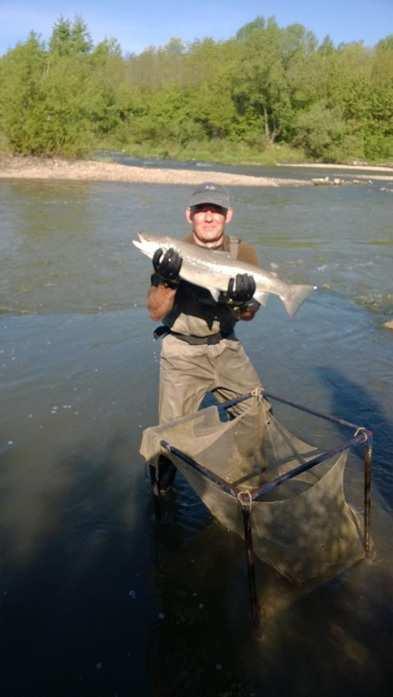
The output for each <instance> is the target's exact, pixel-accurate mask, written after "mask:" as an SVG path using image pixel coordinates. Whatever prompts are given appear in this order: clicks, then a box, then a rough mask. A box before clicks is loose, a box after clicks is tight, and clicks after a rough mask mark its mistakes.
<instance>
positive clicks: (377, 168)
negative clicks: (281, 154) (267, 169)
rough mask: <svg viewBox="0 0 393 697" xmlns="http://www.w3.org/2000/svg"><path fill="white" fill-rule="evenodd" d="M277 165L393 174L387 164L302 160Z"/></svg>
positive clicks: (392, 169)
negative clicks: (322, 162)
mask: <svg viewBox="0 0 393 697" xmlns="http://www.w3.org/2000/svg"><path fill="white" fill-rule="evenodd" d="M276 167H304V168H305V169H307V168H310V169H311V168H314V169H349V170H355V171H357V172H391V173H392V175H393V167H388V166H387V165H365V164H362V165H340V164H335V165H332V164H326V165H324V164H321V163H320V162H304V163H303V164H302V163H301V162H299V163H296V164H294V163H293V162H291V163H288V164H285V163H284V162H280V163H279V164H277V165H276Z"/></svg>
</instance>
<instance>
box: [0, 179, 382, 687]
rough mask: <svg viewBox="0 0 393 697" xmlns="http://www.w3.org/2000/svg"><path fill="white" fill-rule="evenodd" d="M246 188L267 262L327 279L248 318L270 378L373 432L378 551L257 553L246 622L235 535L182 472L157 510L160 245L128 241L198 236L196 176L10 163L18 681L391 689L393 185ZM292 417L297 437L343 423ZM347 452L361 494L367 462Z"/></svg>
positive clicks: (6, 607)
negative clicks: (305, 564)
mask: <svg viewBox="0 0 393 697" xmlns="http://www.w3.org/2000/svg"><path fill="white" fill-rule="evenodd" d="M280 175H281V172H280ZM292 176H294V174H292ZM296 176H299V173H298V171H296ZM382 188H383V187H382ZM231 193H232V196H233V199H234V202H235V206H236V217H235V220H234V222H233V224H232V230H233V232H234V233H236V234H239V235H240V236H241V237H242V238H243V239H246V240H249V241H251V242H253V243H254V244H255V245H256V247H257V249H258V253H259V256H260V260H261V262H262V264H263V266H265V268H267V269H270V270H275V271H277V273H278V274H279V275H280V276H282V277H283V278H284V279H286V280H288V281H291V282H309V283H313V284H317V285H318V286H319V288H320V290H319V291H317V292H316V293H315V294H314V295H313V297H312V299H311V300H309V301H307V302H306V303H305V304H304V305H303V306H302V308H301V309H300V310H299V312H298V314H297V315H296V317H295V319H293V320H289V319H288V318H287V316H286V314H285V311H284V309H283V308H282V306H281V305H280V303H279V301H278V300H277V299H275V298H274V299H273V298H272V299H271V300H270V301H269V304H268V306H267V307H266V309H265V310H263V311H261V312H260V314H259V316H258V317H257V318H256V320H255V321H254V322H253V323H250V324H243V325H242V326H239V331H238V334H239V336H240V337H241V339H242V340H243V342H244V344H245V346H246V347H247V350H248V353H249V355H250V357H251V358H252V360H253V362H254V364H255V366H256V367H257V369H258V371H259V372H260V374H261V377H262V380H263V382H264V384H265V385H266V387H267V389H268V390H270V391H271V392H273V393H275V394H278V395H281V396H283V397H287V398H289V399H293V400H295V401H298V402H300V403H302V404H306V405H308V406H310V407H311V408H315V409H319V410H321V411H325V412H327V413H332V414H335V415H337V416H340V417H342V418H344V419H348V420H350V421H353V422H355V423H359V424H364V425H366V426H368V427H369V428H371V429H373V431H374V436H375V457H374V489H373V514H374V517H373V521H374V522H373V539H374V545H375V549H374V555H373V559H372V560H371V561H369V562H363V563H362V564H360V565H359V566H358V567H356V569H352V570H350V571H349V572H347V573H346V574H344V575H343V576H341V577H340V578H337V579H335V580H334V581H332V582H330V583H327V584H324V585H323V586H321V587H319V588H317V589H314V590H313V591H312V592H307V593H301V592H299V591H296V590H295V589H293V588H291V587H290V586H288V584H286V583H285V582H283V581H282V580H280V579H279V577H278V576H276V575H275V574H274V573H273V572H272V571H270V570H269V569H268V568H267V567H266V566H264V565H262V564H258V568H257V573H258V587H259V593H260V596H261V601H262V605H263V620H264V634H263V636H262V638H259V639H255V638H254V637H253V636H252V634H251V632H250V626H249V621H248V596H247V579H246V574H245V564H244V550H243V546H242V544H241V542H240V541H239V540H237V539H236V538H234V536H232V535H229V534H227V533H226V532H225V531H223V530H222V529H221V528H220V527H219V526H218V525H217V524H216V523H214V522H213V521H212V520H211V518H210V516H209V514H208V513H207V512H206V510H205V509H204V508H203V506H202V504H201V503H200V502H199V501H198V499H197V498H196V497H195V496H194V495H193V494H192V492H191V491H190V490H189V489H188V487H187V486H186V484H185V483H184V482H183V481H181V479H180V478H179V480H178V483H177V487H176V491H175V494H174V495H173V496H172V497H171V498H170V499H169V500H168V501H167V502H166V504H165V506H166V507H165V510H164V519H163V522H162V524H161V525H160V526H156V525H155V523H154V519H153V511H152V506H151V501H150V492H149V484H148V481H147V478H146V476H145V471H144V465H143V462H142V460H141V458H140V456H139V455H138V447H139V441H140V435H141V431H142V430H143V428H145V427H146V426H148V425H151V424H154V423H155V422H156V408H157V395H156V387H157V381H158V355H159V345H158V344H157V343H155V342H153V340H152V336H151V332H152V329H153V328H154V325H153V323H152V322H151V321H150V320H149V319H148V317H147V314H146V311H145V309H144V297H145V293H146V287H147V283H148V276H149V273H150V267H149V262H148V261H147V260H146V259H145V258H144V257H142V256H141V255H140V254H139V253H138V252H137V250H136V249H135V248H134V247H133V246H132V245H131V244H130V241H131V239H132V238H134V237H135V236H136V233H137V232H138V231H139V230H146V231H154V232H155V233H161V234H171V235H182V234H183V233H184V231H185V229H186V227H185V224H184V223H183V218H182V211H183V208H184V206H185V204H186V201H187V196H188V194H189V188H188V187H183V186H177V187H173V186H154V185H142V184H141V185H137V184H135V185H132V184H108V183H105V184H104V183H102V184H101V183H94V184H93V183H92V184H89V183H71V184H70V183H53V182H50V183H45V182H22V183H21V182H19V183H16V182H6V183H4V182H3V183H2V184H1V187H0V230H1V232H0V310H1V312H2V315H1V318H0V337H1V339H0V376H1V388H2V389H1V396H0V399H1V414H2V418H1V425H0V476H1V509H0V521H1V532H0V545H1V546H0V552H1V571H0V622H1V625H0V626H1V629H2V632H1V640H0V641H1V653H2V659H3V660H2V664H3V667H2V676H1V678H0V680H1V684H2V689H3V690H4V694H7V695H8V694H10V695H14V694H15V695H28V694H31V695H37V694H40V695H45V696H46V695H48V696H49V695H54V694H55V695H67V697H68V695H71V694H72V695H81V697H82V696H83V697H84V696H85V695H99V696H101V695H105V696H106V695H108V697H109V696H111V697H114V696H115V695H118V697H122V696H123V695H130V694H135V695H141V696H143V695H150V694H152V695H160V696H161V695H175V694H176V695H186V694H187V695H199V694H201V695H202V694H203V695H214V696H216V695H239V696H240V695H241V696H243V695H252V694H254V695H258V696H259V695H260V694H261V695H262V694H263V695H276V694H293V695H308V694H323V695H325V694H326V695H329V697H330V696H331V695H335V694H337V693H339V692H341V691H345V692H346V693H347V694H353V695H360V694H364V695H368V696H370V697H371V696H373V695H375V694H378V695H381V696H382V695H385V694H386V695H387V694H390V691H391V686H392V682H391V681H392V673H391V654H392V648H393V634H392V627H393V613H392V600H393V574H392V571H391V566H392V539H393V536H392V532H393V528H392V510H393V476H392V456H393V419H392V407H393V397H392V386H393V377H392V368H391V365H392V349H393V343H392V342H393V333H392V332H390V331H389V330H386V329H384V328H383V323H384V321H386V319H391V318H393V303H392V286H391V278H392V255H393V228H392V225H391V209H392V203H393V198H392V194H391V193H389V192H387V191H382V190H381V186H380V185H375V184H373V185H368V184H366V185H359V186H346V187H342V188H310V189H294V188H287V189H261V190H258V189H251V188H250V189H248V188H234V189H231ZM282 417H283V419H286V420H287V423H288V424H289V425H290V426H291V427H295V428H296V429H297V430H299V432H300V433H301V435H303V437H307V436H308V437H309V438H310V439H311V437H310V434H314V435H315V434H316V433H318V434H319V435H320V436H321V437H322V438H326V437H327V436H328V437H329V439H330V438H331V439H332V442H335V443H337V442H340V439H342V438H344V437H345V434H344V433H342V432H339V431H338V430H337V429H335V428H330V430H328V431H323V430H322V431H321V432H319V431H318V428H317V427H316V426H315V421H312V422H311V421H309V420H308V419H309V417H302V416H299V415H296V416H294V415H293V414H291V413H289V412H282ZM350 464H351V466H350V468H349V469H348V472H347V489H348V495H349V496H350V497H351V496H353V497H354V498H356V497H357V499H358V498H359V495H358V494H359V491H360V487H361V460H360V459H359V458H358V457H355V456H353V457H352V459H351V463H350Z"/></svg>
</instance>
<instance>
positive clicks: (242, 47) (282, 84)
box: [0, 17, 393, 163]
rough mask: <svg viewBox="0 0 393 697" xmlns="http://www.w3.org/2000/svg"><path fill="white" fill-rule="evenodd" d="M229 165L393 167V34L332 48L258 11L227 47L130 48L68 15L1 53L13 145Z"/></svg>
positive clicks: (2, 102) (2, 94)
mask: <svg viewBox="0 0 393 697" xmlns="http://www.w3.org/2000/svg"><path fill="white" fill-rule="evenodd" d="M99 149H109V150H110V149H112V150H121V151H123V152H125V153H129V154H133V155H136V156H151V157H160V158H165V157H172V158H177V159H193V158H194V159H205V160H212V161H221V162H255V163H275V162H284V161H285V162H290V161H320V162H352V161H362V162H363V161H367V162H385V163H386V162H392V161H393V34H390V35H388V36H386V37H385V38H383V39H381V40H380V41H379V42H378V43H377V44H376V45H375V46H374V47H367V46H365V45H364V44H363V42H362V41H359V42H353V43H345V44H339V45H335V44H334V42H333V41H332V40H331V38H330V37H329V36H326V37H325V38H324V39H323V40H322V41H318V40H317V39H316V37H315V35H314V34H313V33H312V32H311V31H309V30H308V29H307V28H306V27H304V26H303V25H301V24H291V25H289V26H287V27H280V26H279V25H278V23H277V22H276V20H275V19H274V18H268V19H265V18H263V17H257V18H256V19H255V20H254V21H252V22H250V23H248V24H246V25H244V26H243V27H241V28H240V29H239V30H238V32H237V33H236V35H235V36H234V37H232V38H230V39H228V40H225V41H216V40H214V39H212V38H209V37H206V38H203V39H200V40H195V41H193V42H192V43H187V44H186V43H184V42H183V41H182V39H181V38H176V37H175V38H172V39H171V40H170V41H169V42H168V43H167V44H166V45H165V46H162V47H153V46H152V47H147V48H146V49H145V50H144V51H143V52H142V53H140V54H124V53H123V52H122V50H121V47H120V45H119V43H118V42H117V40H116V39H115V38H111V39H106V40H105V41H102V42H100V43H97V44H96V45H94V43H93V42H92V40H91V37H90V34H89V30H88V27H87V25H86V23H85V22H84V21H83V19H81V18H75V19H73V20H69V19H65V18H63V17H61V18H59V19H58V20H57V22H56V23H55V25H54V26H53V29H52V33H51V36H50V38H49V40H48V41H43V40H42V39H41V37H40V35H39V34H37V33H35V32H31V33H30V35H29V36H28V37H27V39H26V40H25V41H23V42H20V43H18V44H17V45H16V46H15V47H14V48H12V49H10V50H9V51H8V52H7V53H5V54H3V55H2V56H1V57H0V151H1V152H3V153H10V154H21V155H36V156H49V157H54V156H65V157H85V156H89V155H91V154H92V153H94V152H96V151H97V150H99Z"/></svg>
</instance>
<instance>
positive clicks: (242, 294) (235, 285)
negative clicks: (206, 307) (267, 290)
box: [226, 273, 256, 308]
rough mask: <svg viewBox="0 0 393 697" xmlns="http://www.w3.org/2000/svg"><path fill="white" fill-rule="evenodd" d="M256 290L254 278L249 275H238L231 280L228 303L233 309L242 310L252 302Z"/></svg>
mask: <svg viewBox="0 0 393 697" xmlns="http://www.w3.org/2000/svg"><path fill="white" fill-rule="evenodd" d="M255 290H256V285H255V281H254V277H253V276H250V275H249V274H248V273H238V274H237V276H236V278H230V279H229V283H228V290H227V293H226V302H227V304H228V305H230V306H231V307H239V308H241V307H242V306H244V305H247V303H249V302H250V300H251V299H252V297H253V295H254V293H255Z"/></svg>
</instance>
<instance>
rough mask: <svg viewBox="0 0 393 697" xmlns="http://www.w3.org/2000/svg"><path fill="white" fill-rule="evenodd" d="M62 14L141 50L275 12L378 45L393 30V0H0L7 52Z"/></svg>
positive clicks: (224, 32) (218, 33) (225, 31)
mask: <svg viewBox="0 0 393 697" xmlns="http://www.w3.org/2000/svg"><path fill="white" fill-rule="evenodd" d="M61 15H62V16H64V17H66V18H68V19H73V18H74V17H75V16H77V15H79V16H81V17H82V18H83V19H84V20H85V22H86V23H87V25H88V27H89V31H90V34H91V36H92V38H93V41H94V43H96V42H98V41H101V40H102V39H104V38H105V37H114V38H116V39H118V41H119V42H120V45H121V47H122V49H123V51H125V52H135V53H139V52H140V51H142V50H143V49H144V48H146V47H147V46H159V45H164V44H165V43H166V42H167V41H168V40H169V39H170V38H171V37H173V36H178V37H180V38H182V39H183V40H184V41H186V42H188V41H193V40H194V39H196V38H204V37H206V36H210V37H212V38H214V39H227V38H229V37H230V36H233V35H234V34H235V33H236V31H237V30H238V29H239V28H240V27H241V26H242V25H243V24H245V23H246V22H249V21H251V20H253V19H255V17H257V16H258V15H262V16H264V17H271V16H275V17H276V19H277V21H278V23H279V24H280V25H281V26H286V25H288V24H292V23H294V22H298V23H300V24H303V25H304V26H306V27H307V28H308V29H311V30H312V31H313V32H314V33H315V34H316V36H317V38H318V39H322V38H323V37H324V36H325V35H326V34H329V35H330V36H331V38H332V39H333V41H334V42H335V43H340V42H343V41H344V42H347V41H358V40H363V41H364V42H365V44H366V45H368V46H373V45H374V44H375V43H376V42H377V41H379V39H381V38H383V37H384V36H386V35H387V34H389V33H393V0H314V1H313V0H259V1H257V0H161V2H160V1H159V0H136V1H134V0H111V2H101V3H100V2H99V0H41V1H40V2H39V1H38V0H0V53H3V52H4V51H6V50H7V49H8V48H12V47H13V46H15V44H16V43H17V42H18V41H23V40H24V39H25V38H26V37H27V34H28V33H29V31H30V30H31V29H34V30H35V31H36V32H38V33H39V34H41V36H42V38H43V39H47V38H48V36H49V35H50V32H51V28H52V26H53V24H54V22H55V21H56V19H58V18H59V16H61Z"/></svg>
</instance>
